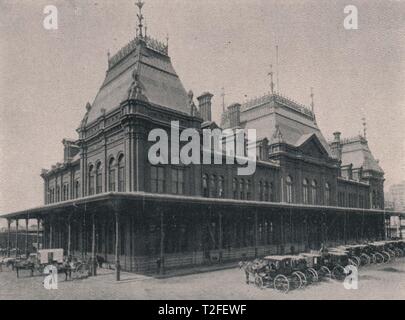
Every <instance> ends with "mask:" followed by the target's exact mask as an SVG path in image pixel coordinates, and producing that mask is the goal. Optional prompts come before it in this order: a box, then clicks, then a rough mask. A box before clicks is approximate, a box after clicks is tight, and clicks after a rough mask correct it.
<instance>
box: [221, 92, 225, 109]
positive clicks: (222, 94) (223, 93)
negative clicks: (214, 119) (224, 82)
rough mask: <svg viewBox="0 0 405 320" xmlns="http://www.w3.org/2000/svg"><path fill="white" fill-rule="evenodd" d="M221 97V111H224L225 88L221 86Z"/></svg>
mask: <svg viewBox="0 0 405 320" xmlns="http://www.w3.org/2000/svg"><path fill="white" fill-rule="evenodd" d="M221 97H222V112H225V88H222V93H221Z"/></svg>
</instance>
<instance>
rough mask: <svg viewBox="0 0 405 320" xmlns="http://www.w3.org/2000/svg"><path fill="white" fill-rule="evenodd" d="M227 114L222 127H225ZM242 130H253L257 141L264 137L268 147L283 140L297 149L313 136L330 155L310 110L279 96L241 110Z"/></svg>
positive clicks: (267, 96) (330, 154)
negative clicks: (267, 141)
mask: <svg viewBox="0 0 405 320" xmlns="http://www.w3.org/2000/svg"><path fill="white" fill-rule="evenodd" d="M226 118H227V117H226V115H225V116H223V123H222V124H223V125H224V126H225V127H226V125H227V124H228V123H227V119H226ZM240 119H241V127H243V128H244V129H256V134H257V139H258V140H260V139H263V138H267V139H268V140H269V144H272V143H275V142H277V141H282V142H284V143H287V144H289V145H291V146H294V147H299V146H300V145H302V144H303V143H304V142H305V141H307V140H308V139H310V138H311V137H312V136H313V135H315V136H316V137H317V138H318V140H319V142H320V143H321V144H322V146H323V148H324V149H325V151H326V152H327V154H328V155H329V156H332V152H331V150H330V147H329V144H328V143H327V141H326V139H325V138H324V136H323V135H322V132H321V130H320V129H319V127H318V125H317V123H316V119H315V115H314V114H313V113H312V111H311V110H309V108H307V107H305V106H303V105H301V104H298V103H296V102H294V101H293V100H291V99H288V98H286V97H283V96H281V95H278V94H272V95H266V96H263V97H261V98H257V99H255V100H253V101H250V102H247V103H245V104H244V105H242V107H241V115H240Z"/></svg>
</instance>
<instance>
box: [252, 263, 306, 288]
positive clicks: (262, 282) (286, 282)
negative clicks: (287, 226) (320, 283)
mask: <svg viewBox="0 0 405 320" xmlns="http://www.w3.org/2000/svg"><path fill="white" fill-rule="evenodd" d="M300 263H301V262H300ZM296 269H297V267H296V265H295V266H294V262H293V259H292V258H291V256H268V257H265V258H263V259H261V260H256V262H254V265H250V270H245V272H249V273H253V274H254V279H255V280H254V282H255V285H256V286H257V287H259V288H264V287H272V288H274V289H276V290H278V291H281V292H284V293H287V292H288V291H290V289H298V288H301V287H302V286H303V285H304V284H305V281H306V280H305V275H304V277H303V273H302V272H300V271H299V270H296Z"/></svg>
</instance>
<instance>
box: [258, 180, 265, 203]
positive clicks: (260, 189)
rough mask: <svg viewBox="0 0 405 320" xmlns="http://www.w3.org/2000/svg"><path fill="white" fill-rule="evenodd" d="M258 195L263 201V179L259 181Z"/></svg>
mask: <svg viewBox="0 0 405 320" xmlns="http://www.w3.org/2000/svg"><path fill="white" fill-rule="evenodd" d="M259 196H260V198H259V199H260V201H264V186H263V181H260V182H259Z"/></svg>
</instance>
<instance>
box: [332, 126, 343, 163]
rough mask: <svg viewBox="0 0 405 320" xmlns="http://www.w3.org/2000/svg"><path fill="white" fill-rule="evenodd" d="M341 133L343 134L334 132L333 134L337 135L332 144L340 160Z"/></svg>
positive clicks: (335, 154)
mask: <svg viewBox="0 0 405 320" xmlns="http://www.w3.org/2000/svg"><path fill="white" fill-rule="evenodd" d="M341 135H342V134H341V133H340V132H335V133H333V136H334V137H335V139H334V140H333V141H332V143H331V144H330V148H331V150H332V154H333V156H334V157H335V158H336V159H338V160H342V145H341V141H340V136H341Z"/></svg>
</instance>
